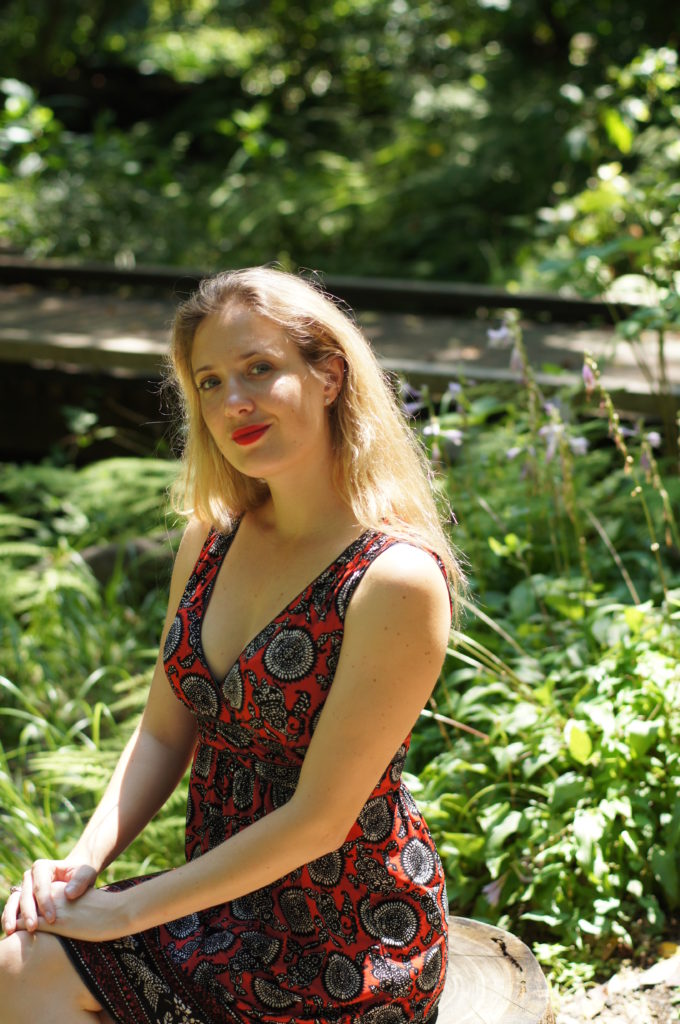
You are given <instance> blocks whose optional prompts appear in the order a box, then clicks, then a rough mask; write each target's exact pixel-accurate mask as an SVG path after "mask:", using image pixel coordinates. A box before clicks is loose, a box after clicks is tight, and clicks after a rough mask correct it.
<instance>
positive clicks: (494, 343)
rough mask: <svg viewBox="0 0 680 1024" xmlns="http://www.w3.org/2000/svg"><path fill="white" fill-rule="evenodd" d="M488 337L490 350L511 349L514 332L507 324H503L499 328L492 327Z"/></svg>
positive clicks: (487, 334) (487, 333)
mask: <svg viewBox="0 0 680 1024" xmlns="http://www.w3.org/2000/svg"><path fill="white" fill-rule="evenodd" d="M486 336H487V338H488V339H489V348H509V346H510V345H511V344H512V331H511V330H510V329H509V328H508V325H507V324H501V326H500V327H498V328H494V327H490V328H489V329H488V331H487V332H486Z"/></svg>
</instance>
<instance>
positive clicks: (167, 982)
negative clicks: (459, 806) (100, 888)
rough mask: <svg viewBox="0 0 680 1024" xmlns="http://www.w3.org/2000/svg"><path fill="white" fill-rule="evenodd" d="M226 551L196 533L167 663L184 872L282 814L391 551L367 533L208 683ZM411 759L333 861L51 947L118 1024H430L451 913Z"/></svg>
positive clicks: (394, 765) (391, 772)
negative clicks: (212, 611) (180, 764)
mask: <svg viewBox="0 0 680 1024" xmlns="http://www.w3.org/2000/svg"><path fill="white" fill-rule="evenodd" d="M233 537H234V534H233V533H232V534H230V535H223V534H220V533H217V532H216V531H215V530H211V531H210V533H209V535H208V537H207V540H206V542H205V544H204V546H203V549H202V551H201V554H200V555H199V558H198V561H197V563H196V566H195V568H194V571H193V573H192V575H191V577H190V579H189V581H188V583H187V586H186V589H185V591H184V595H183V597H182V601H181V603H180V606H179V609H178V611H177V615H176V618H175V620H174V622H173V624H172V627H171V628H170V631H169V633H168V636H167V640H166V643H165V649H164V659H165V669H166V673H167V677H168V679H169V681H170V685H171V686H172V689H173V690H174V692H175V694H176V696H177V697H178V699H179V700H181V701H182V702H183V703H184V704H186V705H187V707H189V708H190V709H191V710H192V712H193V713H194V714H195V715H196V718H197V721H198V742H197V745H196V750H195V755H194V760H193V766H192V770H191V777H190V783H189V795H188V807H187V827H186V856H187V859H190V860H191V859H195V858H196V857H200V856H201V855H202V854H203V853H205V851H207V850H210V849H212V848H213V847H215V846H217V845H219V844H220V843H222V842H224V840H225V839H228V838H229V836H231V835H234V834H235V833H236V832H238V831H239V829H242V828H244V827H246V826H247V825H249V824H250V823H251V822H253V821H256V820H257V819H258V818H261V817H262V816H263V815H264V814H267V813H268V811H271V810H273V809H274V808H276V807H280V806H281V805H282V804H285V803H286V801H287V800H289V799H290V797H291V796H292V794H293V792H294V790H295V786H296V783H297V779H298V776H299V773H300V767H301V765H302V762H303V759H304V756H305V752H306V750H307V747H308V745H309V742H310V739H311V736H312V733H313V731H314V728H315V726H316V723H317V721H318V719H319V715H320V714H321V713H322V711H323V706H324V701H325V698H326V695H327V693H328V689H329V687H330V685H331V683H332V681H333V676H334V673H335V669H336V666H337V664H338V658H339V655H340V648H341V645H342V636H343V624H344V619H345V613H346V610H347V607H348V604H349V601H350V599H351V597H352V594H353V592H354V590H355V588H356V587H357V585H358V583H359V582H360V580H361V579H362V577H363V575H364V573H365V571H366V569H367V568H368V567H369V565H370V564H371V562H372V561H373V560H374V559H375V558H376V557H377V556H378V555H380V554H381V552H383V551H385V550H386V549H387V548H388V547H389V546H390V545H391V544H393V543H394V542H395V541H394V539H393V538H390V537H387V536H385V535H384V534H381V533H377V532H375V531H368V532H366V533H364V534H363V536H361V537H360V538H359V539H358V540H356V541H354V542H353V543H352V544H350V546H349V547H348V548H346V550H345V551H344V552H343V553H342V554H341V555H340V556H339V557H338V558H337V559H336V560H335V561H334V562H333V563H332V564H331V565H330V566H329V567H328V568H327V569H326V570H325V571H324V572H322V573H321V574H320V575H319V576H318V577H317V578H316V579H315V580H314V581H313V582H312V583H310V584H309V585H308V586H307V587H306V589H305V590H304V591H303V592H302V593H301V594H299V595H298V596H297V597H296V598H295V599H294V600H293V601H291V602H290V603H289V604H288V605H287V606H286V608H284V609H283V610H282V611H281V612H280V613H279V614H278V615H277V616H276V617H275V618H274V619H272V621H271V622H270V623H269V624H268V625H267V626H265V628H264V629H262V630H261V631H260V632H259V633H258V634H257V636H256V637H254V638H253V640H251V641H250V643H249V644H248V646H247V647H246V648H245V649H244V650H243V652H242V653H241V655H240V656H239V658H238V661H237V662H236V663H235V664H234V665H233V667H232V668H231V669H230V670H229V672H228V673H227V675H226V676H225V678H224V679H223V680H220V681H218V680H216V679H214V678H213V675H212V673H211V670H210V668H209V667H208V663H207V661H206V658H205V653H204V651H203V648H202V645H201V623H202V620H203V616H204V613H205V609H206V607H207V604H208V601H209V600H210V595H211V593H212V590H213V586H214V583H215V578H216V576H217V573H218V572H219V569H220V566H221V565H222V562H223V560H224V558H225V555H226V554H227V552H228V550H229V547H230V545H231V542H232V539H233ZM442 571H443V568H442ZM408 743H409V738H408V737H407V739H406V740H405V741H404V743H403V744H402V745H401V746H400V748H399V750H398V751H397V752H396V754H395V756H394V758H393V760H392V761H391V763H390V764H389V765H388V766H387V768H386V770H385V772H384V774H383V776H382V778H381V779H380V781H379V782H378V784H377V785H376V787H375V789H374V790H373V792H372V793H371V796H370V798H369V799H368V801H367V802H366V804H365V805H364V807H363V809H362V811H361V813H360V815H359V817H358V819H357V821H356V822H355V824H354V825H353V826H352V828H351V830H350V832H349V834H348V836H347V839H346V841H345V842H344V844H343V845H342V846H341V847H340V848H339V849H338V850H335V851H333V852H332V853H329V854H327V855H325V856H323V857H320V858H319V859H318V860H315V861H312V862H311V863H309V864H305V865H303V866H302V867H299V868H297V869H296V870H295V871H292V872H291V873H290V874H288V875H286V876H285V877H283V878H281V879H279V880H278V881H276V882H274V883H273V884H271V885H268V886H265V887H264V888H261V889H258V890H256V891H255V892H252V893H249V894H248V895H245V896H242V897H240V898H239V899H236V900H232V901H231V902H229V903H224V904H221V905H218V906H215V907H212V908H209V909H207V910H202V911H199V912H198V913H195V914H189V915H188V916H187V917H183V918H180V919H179V920H175V921H169V922H168V923H167V924H164V925H160V926H159V927H155V928H150V929H148V930H147V931H144V932H139V933H137V934H134V935H129V936H126V937H125V938H121V939H117V940H114V941H110V942H101V943H90V942H82V941H78V940H74V939H63V940H62V942H63V944H64V946H65V948H66V950H67V952H68V953H69V955H70V957H71V959H72V961H73V963H74V964H75V966H76V968H77V970H78V971H79V973H80V975H81V977H82V978H83V980H84V981H85V983H86V984H87V985H88V987H89V988H90V989H91V991H92V992H93V993H94V994H95V996H96V997H97V999H98V1000H99V1001H100V1002H101V1003H102V1005H103V1006H105V1007H106V1009H107V1010H108V1012H109V1013H110V1014H111V1016H112V1017H113V1018H114V1020H115V1021H116V1022H117V1024H221V1022H229V1024H231V1022H247V1024H255V1022H265V1024H359V1022H361V1024H406V1022H408V1021H413V1022H417V1024H420V1022H422V1024H426V1022H431V1021H433V1020H434V1018H435V1017H436V1006H437V1003H438V1000H439V997H440V995H441V992H442V989H443V985H444V975H445V971H446V959H447V927H446V914H447V902H446V891H445V884H444V874H443V870H442V865H441V862H440V860H439V857H438V855H437V852H436V850H435V847H434V843H433V841H432V837H431V836H430V833H429V831H428V829H427V826H426V824H425V822H424V821H423V819H422V817H421V816H420V813H419V811H418V809H417V807H416V805H415V803H414V801H413V798H412V796H411V795H410V793H409V791H408V789H407V788H406V786H405V785H404V783H403V782H402V781H401V771H402V767H403V764H404V759H405V757H406V752H407V749H408ZM143 881H144V879H141V878H138V879H130V880H127V881H125V882H121V883H118V884H116V885H114V886H111V887H110V888H112V889H114V890H115V889H121V888H125V887H127V886H131V885H136V884H138V883H140V882H143Z"/></svg>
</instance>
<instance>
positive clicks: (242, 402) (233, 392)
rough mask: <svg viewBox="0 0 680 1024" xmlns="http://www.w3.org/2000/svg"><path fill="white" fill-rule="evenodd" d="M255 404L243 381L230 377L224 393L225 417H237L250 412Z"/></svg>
mask: <svg viewBox="0 0 680 1024" xmlns="http://www.w3.org/2000/svg"><path fill="white" fill-rule="evenodd" d="M254 407H255V403H254V402H253V399H252V397H251V395H250V393H249V390H248V387H247V385H246V384H245V382H244V381H243V380H240V379H238V378H237V377H230V378H229V379H228V380H227V386H226V388H225V393H224V413H225V415H226V416H237V415H239V414H241V413H243V412H251V411H252V409H254Z"/></svg>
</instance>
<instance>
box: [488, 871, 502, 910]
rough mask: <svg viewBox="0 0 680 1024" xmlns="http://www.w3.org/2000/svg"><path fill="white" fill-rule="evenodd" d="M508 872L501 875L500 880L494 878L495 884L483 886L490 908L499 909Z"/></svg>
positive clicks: (490, 883)
mask: <svg viewBox="0 0 680 1024" xmlns="http://www.w3.org/2000/svg"><path fill="white" fill-rule="evenodd" d="M507 877H508V876H507V872H506V873H505V874H504V875H501V877H500V878H494V880H493V882H489V883H488V885H483V886H482V892H483V893H484V896H485V897H486V902H487V903H488V904H489V906H490V907H497V906H498V904H499V903H500V901H501V893H502V891H503V886H504V885H505V879H506V878H507Z"/></svg>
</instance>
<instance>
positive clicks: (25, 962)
mask: <svg viewBox="0 0 680 1024" xmlns="http://www.w3.org/2000/svg"><path fill="white" fill-rule="evenodd" d="M0 992H1V993H2V1010H3V1013H5V1014H6V1019H7V1020H11V1021H12V1022H13V1024H108V1022H109V1021H110V1018H109V1017H108V1015H104V1013H103V1011H102V1007H101V1005H100V1004H99V1002H98V1001H97V1000H96V999H95V998H94V996H93V995H92V994H91V993H90V991H89V989H88V988H87V986H86V985H85V984H84V982H83V981H82V980H81V978H80V976H79V975H78V972H77V971H76V969H75V968H74V966H73V964H72V963H71V961H70V960H69V958H68V956H67V955H66V952H65V951H64V949H63V947H62V945H61V943H60V942H59V940H58V939H57V938H55V937H54V936H53V935H45V934H41V933H38V934H36V935H29V934H28V933H27V932H16V933H15V934H14V935H10V936H9V937H8V938H6V939H3V940H2V941H0ZM3 1019H4V1018H3Z"/></svg>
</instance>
